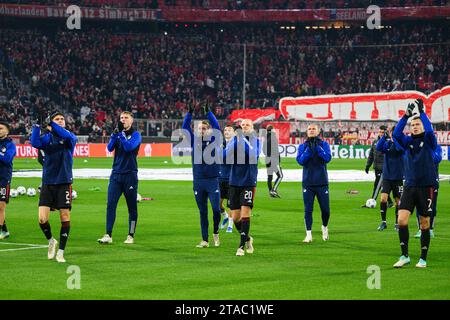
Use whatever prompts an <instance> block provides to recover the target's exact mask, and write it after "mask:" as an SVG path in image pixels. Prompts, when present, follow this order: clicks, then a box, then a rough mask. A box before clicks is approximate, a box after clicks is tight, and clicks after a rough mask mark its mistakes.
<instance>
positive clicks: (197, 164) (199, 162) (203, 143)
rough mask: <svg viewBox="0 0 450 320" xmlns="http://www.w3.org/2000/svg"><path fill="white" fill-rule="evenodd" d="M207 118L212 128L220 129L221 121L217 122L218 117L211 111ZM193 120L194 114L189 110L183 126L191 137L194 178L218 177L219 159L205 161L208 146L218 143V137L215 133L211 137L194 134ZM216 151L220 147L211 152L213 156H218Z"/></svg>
mask: <svg viewBox="0 0 450 320" xmlns="http://www.w3.org/2000/svg"><path fill="white" fill-rule="evenodd" d="M207 118H208V121H209V123H210V125H211V128H213V129H216V130H219V131H220V126H219V122H217V119H216V117H215V116H214V114H213V113H212V112H211V111H210V112H208V114H207ZM191 122H192V114H191V113H189V112H188V113H187V114H186V116H185V117H184V121H183V126H182V128H183V129H185V130H186V131H187V132H188V134H189V137H190V142H191V148H192V152H191V156H192V173H193V176H194V180H195V179H210V178H217V177H218V176H219V164H218V163H217V162H219V161H214V162H213V163H210V164H208V163H206V162H205V159H204V156H203V155H204V151H205V149H206V148H209V146H210V145H211V144H214V143H217V142H216V141H215V138H216V137H215V136H214V135H213V136H211V137H202V136H200V135H197V134H194V132H193V131H192V128H191ZM208 140H210V141H208ZM217 147H220V146H217ZM216 149H217V150H216ZM216 152H218V148H213V150H212V152H211V153H210V154H211V157H212V158H216ZM200 157H201V158H200Z"/></svg>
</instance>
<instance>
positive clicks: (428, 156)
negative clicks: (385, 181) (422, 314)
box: [393, 99, 437, 268]
mask: <svg viewBox="0 0 450 320" xmlns="http://www.w3.org/2000/svg"><path fill="white" fill-rule="evenodd" d="M416 104H417V108H418V109H419V113H420V116H415V117H413V110H414V108H415V105H414V104H412V103H410V104H408V107H407V109H406V112H405V115H404V116H403V117H402V118H401V119H400V121H399V122H398V124H397V126H396V127H395V130H394V135H393V136H394V140H396V141H397V142H398V143H399V145H400V146H401V147H402V148H403V149H404V150H405V158H404V159H405V186H404V188H403V194H402V197H401V199H400V205H399V211H398V224H399V232H398V234H399V238H400V248H401V251H402V255H401V256H400V259H399V260H398V261H397V262H396V263H395V264H394V267H395V268H401V267H403V266H404V265H406V264H409V263H410V261H411V260H410V257H409V255H408V241H409V230H408V221H409V217H410V216H411V213H412V212H413V211H414V208H416V210H417V211H418V213H419V215H420V229H421V236H420V247H421V255H420V260H419V262H418V263H417V264H416V267H418V268H425V267H426V266H427V262H426V260H427V254H428V249H429V247H430V216H431V214H432V212H433V202H434V201H435V199H434V189H435V185H436V181H437V174H436V171H437V170H436V165H435V163H434V160H433V152H434V150H436V148H437V140H436V136H435V135H434V131H433V127H432V125H431V122H430V120H429V119H428V117H427V115H426V113H425V111H424V105H423V101H422V100H421V99H418V100H416ZM410 117H413V118H412V120H411V123H410V127H411V135H410V136H406V135H405V134H404V133H403V130H404V128H405V126H406V123H407V121H408V118H410Z"/></svg>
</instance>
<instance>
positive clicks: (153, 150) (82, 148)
mask: <svg viewBox="0 0 450 320" xmlns="http://www.w3.org/2000/svg"><path fill="white" fill-rule="evenodd" d="M106 146H107V144H104V143H89V144H88V143H79V144H77V145H76V146H75V151H74V154H73V156H74V157H75V158H102V157H113V156H114V152H109V151H108V149H107V148H106ZM16 148H17V155H16V157H17V158H37V156H38V151H37V149H35V148H33V147H32V146H31V145H30V144H17V145H16ZM170 156H172V144H171V143H144V144H141V147H140V148H139V153H138V157H140V158H145V157H147V158H148V157H170Z"/></svg>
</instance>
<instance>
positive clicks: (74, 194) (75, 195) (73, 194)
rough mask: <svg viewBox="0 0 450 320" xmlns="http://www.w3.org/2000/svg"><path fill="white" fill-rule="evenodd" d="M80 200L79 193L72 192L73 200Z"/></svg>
mask: <svg viewBox="0 0 450 320" xmlns="http://www.w3.org/2000/svg"><path fill="white" fill-rule="evenodd" d="M76 198H78V193H77V192H76V191H75V190H72V200H75V199H76Z"/></svg>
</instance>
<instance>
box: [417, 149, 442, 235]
mask: <svg viewBox="0 0 450 320" xmlns="http://www.w3.org/2000/svg"><path fill="white" fill-rule="evenodd" d="M433 161H434V164H435V165H436V176H437V179H436V183H435V185H434V201H433V205H432V209H433V212H432V213H431V216H430V237H431V238H434V231H433V229H434V220H435V218H436V214H437V210H436V207H437V198H438V193H439V163H440V162H441V161H442V147H441V146H440V145H437V147H436V150H434V152H433ZM416 217H417V226H418V227H419V231H417V233H416V234H415V235H414V238H420V236H421V234H422V232H421V231H420V215H419V212H418V211H417V210H416Z"/></svg>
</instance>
